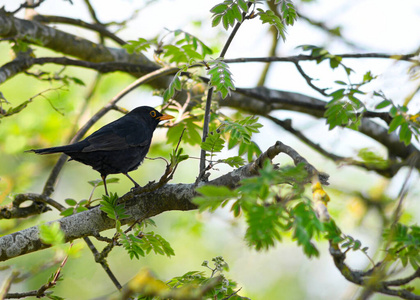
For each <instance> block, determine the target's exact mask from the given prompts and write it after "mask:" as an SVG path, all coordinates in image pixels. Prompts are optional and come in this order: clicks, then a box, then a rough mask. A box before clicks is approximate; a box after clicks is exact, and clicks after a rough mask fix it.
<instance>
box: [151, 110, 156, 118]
mask: <svg viewBox="0 0 420 300" xmlns="http://www.w3.org/2000/svg"><path fill="white" fill-rule="evenodd" d="M150 115H151V116H152V118H155V117H156V112H155V111H154V110H152V111H151V112H150Z"/></svg>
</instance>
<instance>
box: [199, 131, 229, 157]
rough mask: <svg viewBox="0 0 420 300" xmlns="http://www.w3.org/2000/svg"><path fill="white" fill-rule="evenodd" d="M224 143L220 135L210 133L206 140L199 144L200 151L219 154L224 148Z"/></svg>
mask: <svg viewBox="0 0 420 300" xmlns="http://www.w3.org/2000/svg"><path fill="white" fill-rule="evenodd" d="M224 143H225V141H224V140H223V139H222V138H221V135H220V133H217V132H210V133H209V135H208V136H207V137H206V140H205V141H204V142H202V143H201V149H203V150H205V151H209V152H212V153H214V152H221V151H222V150H223V148H224Z"/></svg>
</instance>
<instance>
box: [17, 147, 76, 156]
mask: <svg viewBox="0 0 420 300" xmlns="http://www.w3.org/2000/svg"><path fill="white" fill-rule="evenodd" d="M65 151H68V146H59V147H51V148H42V149H31V150H27V151H25V152H34V153H36V154H50V153H60V152H65Z"/></svg>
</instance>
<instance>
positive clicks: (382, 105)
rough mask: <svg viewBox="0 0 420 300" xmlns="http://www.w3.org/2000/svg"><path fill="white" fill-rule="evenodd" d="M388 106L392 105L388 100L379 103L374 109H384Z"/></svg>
mask: <svg viewBox="0 0 420 300" xmlns="http://www.w3.org/2000/svg"><path fill="white" fill-rule="evenodd" d="M389 105H392V102H391V101H389V100H383V101H382V102H381V103H379V104H378V105H376V106H375V108H376V109H381V108H385V107H387V106H389Z"/></svg>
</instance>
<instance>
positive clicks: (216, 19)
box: [211, 15, 223, 27]
mask: <svg viewBox="0 0 420 300" xmlns="http://www.w3.org/2000/svg"><path fill="white" fill-rule="evenodd" d="M222 17H223V15H216V16H215V17H214V18H213V20H212V21H211V26H212V27H216V26H217V25H219V23H220V21H221V20H222Z"/></svg>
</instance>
